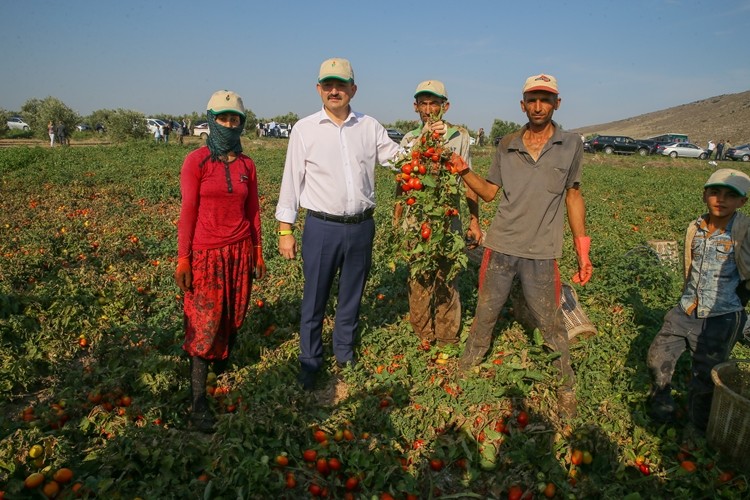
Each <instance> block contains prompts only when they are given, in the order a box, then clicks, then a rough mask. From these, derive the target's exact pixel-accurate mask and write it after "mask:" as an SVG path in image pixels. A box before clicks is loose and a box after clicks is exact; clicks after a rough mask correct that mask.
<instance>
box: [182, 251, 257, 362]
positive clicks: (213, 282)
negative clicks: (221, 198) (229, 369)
mask: <svg viewBox="0 0 750 500" xmlns="http://www.w3.org/2000/svg"><path fill="white" fill-rule="evenodd" d="M252 249H253V244H252V240H251V239H250V238H247V239H245V240H242V241H240V242H237V243H232V244H230V245H227V246H224V247H221V248H213V249H210V250H196V251H193V257H192V263H191V267H192V273H193V283H192V289H191V290H190V291H188V292H187V293H186V294H185V300H184V303H183V309H184V312H185V342H184V343H183V344H182V348H183V349H184V350H185V351H186V352H187V353H188V354H190V355H191V356H200V357H201V358H204V359H209V360H221V359H226V358H227V356H229V345H230V339H231V338H232V336H234V335H237V330H239V328H240V327H241V326H242V323H243V322H244V321H245V316H246V315H247V308H248V305H249V303H250V290H251V287H252V284H253V273H252V260H253V258H252V255H253V254H252Z"/></svg>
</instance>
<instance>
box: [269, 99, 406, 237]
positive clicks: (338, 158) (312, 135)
mask: <svg viewBox="0 0 750 500" xmlns="http://www.w3.org/2000/svg"><path fill="white" fill-rule="evenodd" d="M398 150H399V146H398V144H396V143H395V142H394V141H393V140H391V138H390V137H388V133H387V132H386V130H385V128H383V126H382V125H381V124H380V123H378V121H377V120H375V119H374V118H372V117H371V116H367V115H364V114H362V113H356V112H354V111H350V112H349V116H348V117H347V118H346V120H345V121H344V123H343V124H342V125H341V126H340V127H339V126H338V125H336V123H334V122H333V120H331V119H330V118H329V117H328V115H327V114H326V112H325V110H324V109H321V110H320V111H319V112H317V113H314V114H312V115H310V116H307V117H305V118H302V119H301V120H299V121H298V122H297V123H295V124H294V127H293V128H292V133H291V135H290V137H289V146H288V148H287V153H286V162H285V164H284V176H283V178H282V180H281V191H280V193H279V202H278V204H277V205H276V219H277V220H279V221H281V222H287V223H290V224H294V222H295V221H296V220H297V212H298V210H299V208H300V207H302V208H306V209H308V210H313V211H316V212H325V213H327V214H332V215H357V214H360V213H362V212H364V211H365V210H367V209H368V208H372V207H374V206H375V165H376V164H381V165H382V164H383V163H386V162H387V161H388V160H390V159H392V158H393V156H395V155H396V153H397V152H398Z"/></svg>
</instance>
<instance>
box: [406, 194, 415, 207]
mask: <svg viewBox="0 0 750 500" xmlns="http://www.w3.org/2000/svg"><path fill="white" fill-rule="evenodd" d="M416 202H417V199H416V198H415V197H413V196H410V197H408V198H407V199H406V204H407V205H409V206H411V205H414V204H415V203H416Z"/></svg>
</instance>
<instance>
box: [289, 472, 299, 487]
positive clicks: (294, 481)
mask: <svg viewBox="0 0 750 500" xmlns="http://www.w3.org/2000/svg"><path fill="white" fill-rule="evenodd" d="M296 486H297V479H295V477H294V474H292V473H291V472H290V473H289V474H287V475H286V487H287V489H289V490H291V489H292V488H295V487H296Z"/></svg>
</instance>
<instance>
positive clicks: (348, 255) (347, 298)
mask: <svg viewBox="0 0 750 500" xmlns="http://www.w3.org/2000/svg"><path fill="white" fill-rule="evenodd" d="M374 237H375V221H374V220H373V219H369V220H366V221H363V222H360V223H358V224H343V223H340V222H332V221H324V220H321V219H318V218H315V217H312V216H310V215H308V216H307V218H306V219H305V229H304V232H303V234H302V269H303V273H304V276H305V285H304V289H303V295H302V310H301V322H300V356H299V361H300V365H301V368H302V370H305V371H317V370H319V369H320V367H321V366H322V364H323V341H322V338H321V335H322V332H323V317H324V316H325V311H326V305H327V303H328V297H329V295H330V292H331V286H332V284H333V281H334V279H335V277H336V275H337V274H338V275H339V290H338V300H337V305H336V319H335V324H334V328H333V353H334V355H335V356H336V360H337V361H338V362H339V363H346V362H348V361H352V360H353V357H354V344H355V342H356V336H357V327H358V325H359V309H360V304H361V302H362V293H363V292H364V289H365V283H366V282H367V277H368V275H369V273H370V268H371V267H372V243H373V239H374Z"/></svg>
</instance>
